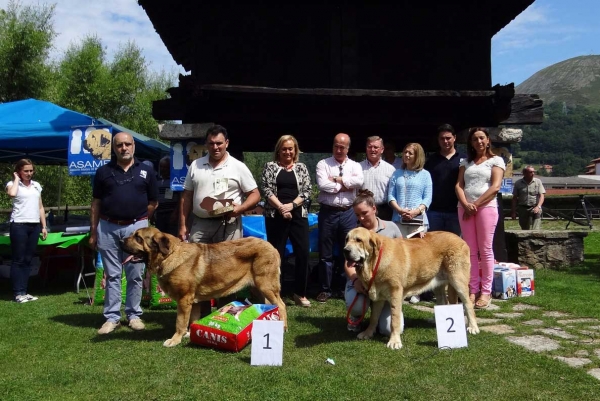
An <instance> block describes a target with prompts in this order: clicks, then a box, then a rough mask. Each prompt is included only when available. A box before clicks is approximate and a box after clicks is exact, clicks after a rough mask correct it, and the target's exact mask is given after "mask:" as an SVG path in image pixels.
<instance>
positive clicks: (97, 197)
mask: <svg viewBox="0 0 600 401" xmlns="http://www.w3.org/2000/svg"><path fill="white" fill-rule="evenodd" d="M112 149H113V151H114V153H115V155H116V158H114V159H113V160H111V161H110V163H108V164H105V165H104V166H102V167H99V168H98V170H97V171H96V175H95V176H94V188H93V194H92V196H93V200H92V210H91V217H90V220H91V221H90V240H89V243H90V246H91V247H92V249H98V252H99V253H100V256H101V257H102V263H103V265H104V272H105V274H106V294H105V297H104V317H105V318H106V322H105V323H104V324H103V325H102V327H101V328H100V330H98V334H108V333H111V332H112V331H114V330H115V329H116V328H117V327H119V326H120V325H121V276H122V274H123V272H125V277H126V278H127V293H126V300H125V315H126V317H127V321H128V322H129V327H130V328H131V329H132V330H136V331H139V330H144V328H145V327H144V323H143V322H142V319H141V316H142V308H141V306H140V303H141V301H142V274H143V271H144V263H143V262H142V261H141V260H137V261H134V260H130V258H128V256H129V255H128V254H126V253H125V252H124V251H123V250H122V249H121V247H120V243H121V240H123V239H124V238H126V237H129V236H130V235H131V234H133V232H134V231H135V230H137V229H138V228H142V227H148V219H149V218H151V217H152V214H153V213H154V209H156V206H157V205H158V186H157V184H156V176H155V174H154V169H153V168H152V167H149V166H147V165H146V164H144V163H141V162H140V161H139V160H137V159H136V158H135V157H134V154H135V143H134V141H133V138H132V137H131V135H129V134H127V133H125V132H119V133H118V134H116V135H115V136H114V137H113V140H112ZM123 261H127V262H126V263H122V262H123Z"/></svg>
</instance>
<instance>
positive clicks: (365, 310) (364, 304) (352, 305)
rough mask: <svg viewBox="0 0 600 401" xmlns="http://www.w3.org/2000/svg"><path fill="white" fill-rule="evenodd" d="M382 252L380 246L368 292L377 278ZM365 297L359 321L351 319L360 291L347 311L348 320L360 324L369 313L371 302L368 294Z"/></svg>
mask: <svg viewBox="0 0 600 401" xmlns="http://www.w3.org/2000/svg"><path fill="white" fill-rule="evenodd" d="M382 253H383V246H382V247H381V248H379V255H378V256H377V262H376V263H375V268H374V269H373V275H372V276H371V280H369V286H368V287H367V293H368V292H369V290H370V289H371V285H372V284H373V281H374V280H375V276H376V275H377V271H378V270H379V262H381V254H382ZM365 297H366V298H367V299H365V300H364V302H363V308H362V314H361V315H360V318H359V319H358V322H351V321H350V311H351V310H352V308H354V304H355V303H356V300H357V299H358V292H357V293H356V295H355V296H354V299H353V300H352V303H351V304H350V307H349V308H348V312H346V320H347V321H348V323H350V324H359V323H360V322H362V321H363V319H364V318H365V314H366V313H367V307H368V304H369V301H368V299H369V297H368V295H365Z"/></svg>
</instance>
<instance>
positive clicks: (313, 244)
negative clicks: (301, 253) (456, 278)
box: [242, 213, 319, 256]
mask: <svg viewBox="0 0 600 401" xmlns="http://www.w3.org/2000/svg"><path fill="white" fill-rule="evenodd" d="M317 223H318V215H317V214H316V213H309V214H308V230H309V246H310V252H318V251H319V229H318V224H317ZM242 229H243V234H242V235H243V236H244V237H257V238H260V239H264V240H265V241H266V240H267V230H266V228H265V217H264V216H262V215H249V216H242ZM293 253H294V250H293V249H292V244H291V243H290V240H289V239H288V242H287V245H286V247H285V256H288V255H291V254H293Z"/></svg>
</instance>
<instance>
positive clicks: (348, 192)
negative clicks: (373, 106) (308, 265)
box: [317, 133, 363, 303]
mask: <svg viewBox="0 0 600 401" xmlns="http://www.w3.org/2000/svg"><path fill="white" fill-rule="evenodd" d="M349 148H350V137H349V136H348V135H347V134H343V133H340V134H337V135H336V136H335V138H334V139H333V156H332V157H329V158H327V159H323V160H321V161H320V162H319V163H318V164H317V186H318V187H319V197H318V201H319V205H320V208H319V218H318V224H319V259H320V260H319V284H320V287H321V288H320V293H319V295H318V296H317V301H318V302H321V303H325V302H327V300H328V299H329V298H330V297H331V294H332V288H331V287H332V279H333V275H334V271H333V268H334V263H333V262H334V258H333V249H334V245H336V244H337V249H338V259H340V262H342V259H343V258H342V249H343V248H344V242H345V240H346V234H348V232H349V231H350V230H352V229H353V228H355V227H356V217H355V216H354V211H353V210H352V202H354V198H356V192H357V190H358V189H360V187H361V186H362V184H363V171H362V167H361V166H360V164H359V163H357V162H355V161H352V160H350V159H349V158H348V149H349ZM342 265H343V263H341V264H339V266H342ZM341 281H342V280H341V279H340V284H341V287H340V290H341V289H342V288H343V284H344V283H342V282H341Z"/></svg>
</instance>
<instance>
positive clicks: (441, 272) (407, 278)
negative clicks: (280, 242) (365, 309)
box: [344, 227, 479, 349]
mask: <svg viewBox="0 0 600 401" xmlns="http://www.w3.org/2000/svg"><path fill="white" fill-rule="evenodd" d="M344 256H345V258H346V261H347V262H348V264H349V265H350V266H353V267H355V268H356V273H357V275H358V278H359V280H361V281H362V284H363V285H364V287H365V288H368V291H369V298H370V299H371V300H372V301H373V305H372V309H371V319H370V322H369V327H367V329H366V330H365V331H363V332H362V333H360V334H358V338H359V339H361V340H363V339H368V338H371V337H373V334H374V333H375V328H376V327H377V322H378V320H379V315H380V314H381V310H382V309H383V305H384V302H385V301H389V303H390V306H391V310H392V323H391V326H392V327H391V328H392V334H391V335H390V340H389V342H388V343H387V346H388V348H392V349H400V348H402V341H401V340H400V334H401V327H400V320H401V315H402V300H403V299H404V298H405V297H409V296H411V295H416V294H420V293H422V292H424V291H428V290H434V291H435V293H436V298H437V299H438V301H439V303H442V304H445V303H446V302H447V301H446V296H445V287H446V285H448V296H449V299H450V302H451V303H456V302H457V299H456V298H457V295H458V298H460V300H461V301H462V303H463V305H464V308H465V312H466V314H467V319H468V328H467V330H468V332H469V333H471V334H477V333H479V328H478V327H477V321H476V320H475V311H474V309H473V303H472V302H471V300H470V299H469V277H470V270H471V261H470V259H469V246H468V245H467V243H466V242H465V241H463V240H462V239H461V238H460V237H459V236H457V235H455V234H452V233H449V232H444V231H436V232H430V233H427V235H425V237H423V238H414V239H402V238H395V239H392V238H388V237H384V236H382V235H379V234H376V233H374V232H372V231H369V230H367V229H366V228H362V227H359V228H355V229H353V230H352V231H350V232H349V233H348V235H347V236H346V246H345V247H344ZM376 266H377V271H376V272H375V269H376ZM369 285H370V287H369Z"/></svg>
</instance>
